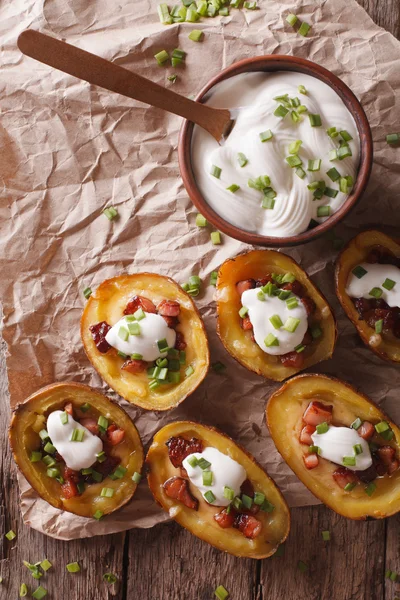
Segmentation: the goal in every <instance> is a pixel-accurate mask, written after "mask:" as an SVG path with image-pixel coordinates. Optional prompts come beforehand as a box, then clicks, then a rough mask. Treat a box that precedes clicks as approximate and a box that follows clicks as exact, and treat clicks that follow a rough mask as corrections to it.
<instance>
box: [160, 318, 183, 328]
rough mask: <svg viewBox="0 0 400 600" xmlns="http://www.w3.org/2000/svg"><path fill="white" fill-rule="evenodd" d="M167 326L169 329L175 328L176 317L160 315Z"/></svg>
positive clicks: (176, 324)
mask: <svg viewBox="0 0 400 600" xmlns="http://www.w3.org/2000/svg"><path fill="white" fill-rule="evenodd" d="M160 316H161V317H162V318H163V319H164V321H165V322H166V324H167V325H168V327H169V328H170V329H175V328H176V327H177V326H178V325H179V319H178V318H177V317H166V316H165V315H160Z"/></svg>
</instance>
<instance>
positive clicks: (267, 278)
mask: <svg viewBox="0 0 400 600" xmlns="http://www.w3.org/2000/svg"><path fill="white" fill-rule="evenodd" d="M273 281H274V280H273V279H272V275H266V276H265V277H261V278H260V279H257V281H256V287H263V286H264V285H267V283H273Z"/></svg>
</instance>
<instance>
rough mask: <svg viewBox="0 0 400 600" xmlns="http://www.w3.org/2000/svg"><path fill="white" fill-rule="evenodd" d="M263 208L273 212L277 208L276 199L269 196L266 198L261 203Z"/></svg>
mask: <svg viewBox="0 0 400 600" xmlns="http://www.w3.org/2000/svg"><path fill="white" fill-rule="evenodd" d="M261 206H262V208H266V209H270V210H273V209H274V207H275V199H274V198H269V197H268V196H264V198H263V199H262V202H261Z"/></svg>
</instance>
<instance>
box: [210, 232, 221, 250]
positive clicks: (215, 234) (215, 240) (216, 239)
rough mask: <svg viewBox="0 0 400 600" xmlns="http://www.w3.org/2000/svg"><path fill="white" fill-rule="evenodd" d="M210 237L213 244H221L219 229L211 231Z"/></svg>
mask: <svg viewBox="0 0 400 600" xmlns="http://www.w3.org/2000/svg"><path fill="white" fill-rule="evenodd" d="M210 238H211V242H212V243H213V244H214V246H219V245H220V244H221V234H220V232H219V231H212V232H211V234H210Z"/></svg>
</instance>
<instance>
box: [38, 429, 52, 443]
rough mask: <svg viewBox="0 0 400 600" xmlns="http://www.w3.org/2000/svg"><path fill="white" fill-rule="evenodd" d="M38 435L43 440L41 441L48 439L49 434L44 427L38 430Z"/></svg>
mask: <svg viewBox="0 0 400 600" xmlns="http://www.w3.org/2000/svg"><path fill="white" fill-rule="evenodd" d="M39 437H40V439H41V440H43V442H45V441H46V440H49V439H50V436H49V434H48V433H47V431H46V430H45V429H42V430H41V431H39Z"/></svg>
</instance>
